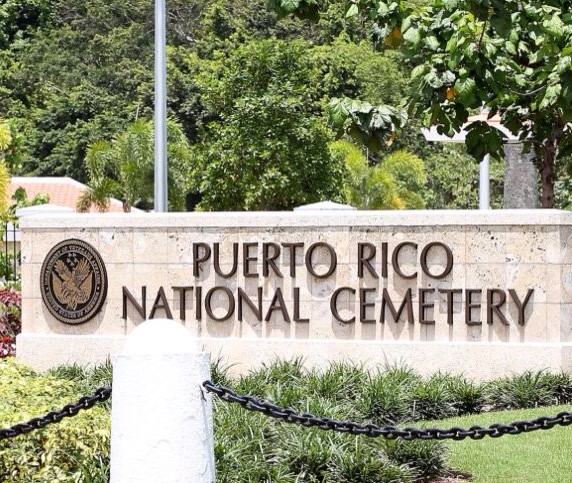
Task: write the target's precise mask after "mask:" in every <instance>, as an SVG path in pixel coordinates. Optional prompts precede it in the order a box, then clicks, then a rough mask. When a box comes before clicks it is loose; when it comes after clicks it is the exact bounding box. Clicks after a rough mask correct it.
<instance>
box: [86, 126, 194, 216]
mask: <svg viewBox="0 0 572 483" xmlns="http://www.w3.org/2000/svg"><path fill="white" fill-rule="evenodd" d="M167 141H168V143H167V146H168V147H167V158H168V162H169V168H170V169H169V177H168V182H169V208H170V209H171V210H173V211H182V210H184V209H185V195H186V193H187V191H188V185H189V180H190V172H191V168H190V152H189V145H188V141H187V139H186V137H185V134H184V133H183V130H182V128H181V126H180V125H179V124H178V123H176V122H174V121H172V120H169V121H168V123H167ZM85 166H86V169H87V173H88V176H89V182H88V183H87V185H88V190H87V191H86V192H85V194H84V196H83V197H82V198H81V199H80V200H79V202H78V206H77V208H78V210H79V211H88V210H89V208H90V207H91V206H95V207H96V208H97V209H98V210H99V211H106V210H107V209H108V207H109V200H110V198H111V197H115V198H119V199H121V200H122V201H123V209H124V211H131V208H132V207H133V206H136V205H140V206H141V205H142V206H152V202H153V195H154V187H153V182H154V130H153V123H152V122H151V121H145V120H137V121H135V122H134V123H133V124H131V125H130V126H129V127H128V128H127V129H126V130H125V131H123V132H121V133H119V134H117V135H116V136H115V137H114V138H113V139H112V141H111V142H107V141H97V142H95V143H93V144H91V145H90V146H89V147H88V149H87V153H86V158H85Z"/></svg>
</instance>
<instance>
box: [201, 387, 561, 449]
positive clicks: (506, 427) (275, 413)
mask: <svg viewBox="0 0 572 483" xmlns="http://www.w3.org/2000/svg"><path fill="white" fill-rule="evenodd" d="M203 387H204V388H205V389H206V390H207V391H208V392H211V393H213V394H216V395H217V396H218V397H219V398H220V399H221V400H223V401H226V402H231V403H236V404H239V405H241V406H242V407H243V408H244V409H247V410H249V411H254V412H259V413H262V414H266V415H267V416H270V417H272V418H276V419H281V420H282V421H285V422H287V423H295V424H301V425H302V426H306V427H310V426H313V427H317V428H320V429H324V430H332V431H338V432H341V433H349V434H358V435H364V436H368V437H370V438H377V437H379V436H383V437H384V438H386V439H397V438H402V439H404V440H412V439H452V440H455V441H460V440H462V439H465V438H471V439H482V438H484V437H485V436H490V437H491V438H499V437H500V436H503V435H505V434H520V433H528V432H530V431H536V430H537V429H550V428H553V427H554V426H568V425H570V424H572V413H569V412H561V413H558V414H557V415H556V416H555V417H553V418H550V417H540V418H537V419H533V420H531V421H515V422H513V423H509V424H492V425H491V426H489V427H486V428H484V427H482V426H471V427H470V428H468V429H463V428H458V427H453V428H450V429H439V428H427V429H425V428H410V427H406V428H401V429H400V428H398V427H396V426H383V427H380V426H377V425H375V424H359V423H355V422H352V421H337V420H335V419H331V418H326V417H318V416H314V415H313V414H310V413H299V412H296V411H294V410H293V409H289V408H283V407H280V406H277V405H276V404H272V403H269V402H266V401H262V400H260V399H257V398H255V397H252V396H241V395H238V394H237V393H236V392H234V391H233V390H232V389H229V388H228V387H224V386H221V385H219V384H214V383H212V382H211V381H205V382H204V383H203Z"/></svg>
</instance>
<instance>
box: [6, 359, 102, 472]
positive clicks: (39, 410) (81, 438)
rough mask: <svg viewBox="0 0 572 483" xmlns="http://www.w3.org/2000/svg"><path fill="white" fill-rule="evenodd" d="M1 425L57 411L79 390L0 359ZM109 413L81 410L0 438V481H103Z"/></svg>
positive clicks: (63, 381) (64, 382)
mask: <svg viewBox="0 0 572 483" xmlns="http://www.w3.org/2000/svg"><path fill="white" fill-rule="evenodd" d="M0 392H1V393H2V399H1V400H0V420H1V421H2V424H3V426H9V425H11V424H16V423H19V422H21V421H23V420H28V419H30V418H32V417H36V416H40V415H43V414H45V413H47V412H48V411H50V410H52V409H61V408H62V407H63V406H64V405H65V404H67V403H69V402H70V401H74V400H77V399H78V398H79V396H80V395H83V394H80V393H79V392H78V391H77V388H76V387H75V386H74V384H72V383H71V382H69V381H67V380H64V379H59V378H55V377H53V376H49V375H39V374H36V373H34V372H32V371H30V370H28V369H26V368H24V367H23V366H21V365H19V364H17V363H15V362H14V360H12V359H5V360H3V361H2V362H0ZM109 423H110V421H109V413H108V411H107V410H106V409H105V408H103V407H95V408H92V409H90V410H89V412H86V411H82V412H81V413H80V414H78V415H77V416H76V417H74V418H73V419H66V420H63V421H62V422H60V423H58V424H57V425H51V426H49V427H48V428H45V429H43V430H41V431H34V432H32V433H29V434H26V435H23V436H19V437H18V438H15V439H10V440H3V441H1V442H0V479H1V480H2V481H3V482H5V483H31V482H34V483H36V482H37V483H48V482H49V483H53V482H62V483H77V482H80V481H81V482H93V483H106V482H107V481H108V477H109V476H108V469H109V456H108V455H109V436H110V424H109Z"/></svg>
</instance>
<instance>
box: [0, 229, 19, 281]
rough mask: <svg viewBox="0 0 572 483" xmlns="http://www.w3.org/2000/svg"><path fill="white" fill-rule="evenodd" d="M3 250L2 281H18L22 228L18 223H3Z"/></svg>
mask: <svg viewBox="0 0 572 483" xmlns="http://www.w3.org/2000/svg"><path fill="white" fill-rule="evenodd" d="M3 225H4V233H3V235H2V250H1V251H0V279H2V280H5V281H14V280H18V278H19V277H20V228H19V227H18V224H17V223H16V222H12V221H8V222H5V223H3Z"/></svg>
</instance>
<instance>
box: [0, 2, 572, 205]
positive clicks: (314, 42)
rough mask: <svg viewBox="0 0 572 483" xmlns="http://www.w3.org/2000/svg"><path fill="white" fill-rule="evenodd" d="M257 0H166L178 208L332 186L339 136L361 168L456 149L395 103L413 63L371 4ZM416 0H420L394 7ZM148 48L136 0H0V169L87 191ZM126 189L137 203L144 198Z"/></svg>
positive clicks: (294, 199)
mask: <svg viewBox="0 0 572 483" xmlns="http://www.w3.org/2000/svg"><path fill="white" fill-rule="evenodd" d="M266 3H267V0H251V1H247V0H234V1H233V0H209V1H205V0H169V1H168V2H167V7H168V29H167V34H168V65H167V70H168V110H169V116H170V118H171V119H173V120H174V121H175V122H176V123H178V124H179V126H180V127H181V129H182V133H183V134H184V136H185V137H186V140H187V142H188V145H189V149H190V152H191V153H192V156H193V159H192V164H193V165H194V167H195V169H193V170H190V171H188V172H186V174H185V176H188V179H187V180H186V184H185V189H186V190H188V191H189V192H188V193H187V208H189V207H192V206H199V207H201V208H202V209H213V210H214V209H262V208H264V209H270V208H272V209H286V208H289V207H291V206H295V205H299V204H303V203H307V202H311V201H317V200H318V198H324V199H325V198H331V199H340V197H343V191H344V186H345V185H346V184H347V183H348V180H349V177H348V173H347V170H346V168H345V166H344V165H343V163H341V162H339V160H337V159H334V158H333V157H332V154H331V153H332V151H331V149H330V147H331V142H332V141H333V140H334V139H335V138H336V137H340V136H342V137H347V136H348V135H350V136H351V135H353V136H354V138H357V139H358V140H360V141H365V142H368V144H369V149H368V150H367V152H366V158H365V159H366V161H367V165H368V169H370V168H371V169H373V168H375V167H376V166H378V165H381V164H383V163H384V162H385V161H386V160H387V154H389V153H391V152H393V151H397V150H400V149H404V148H405V149H407V150H409V151H412V152H413V153H414V154H416V155H417V156H419V157H420V158H421V159H422V160H423V161H424V162H425V163H427V162H434V161H435V160H437V159H438V160H439V162H440V163H441V164H445V165H448V164H449V163H454V162H456V161H455V160H456V157H457V156H459V155H462V154H459V153H458V152H457V151H455V152H454V154H453V151H451V150H445V149H443V148H442V147H437V146H428V145H427V143H426V142H425V141H424V140H423V138H422V136H421V134H420V132H419V127H420V123H419V120H418V119H417V115H416V114H414V113H411V114H410V115H409V116H408V117H406V116H405V115H404V110H403V103H404V100H405V99H408V98H410V97H411V90H412V86H411V85H410V82H409V76H410V71H411V69H412V68H413V67H415V65H416V64H417V63H419V62H417V61H416V60H415V61H412V60H411V58H410V57H407V56H406V54H407V52H406V50H405V49H401V48H396V46H397V44H399V43H400V42H401V43H402V45H404V44H405V43H404V42H403V36H405V34H403V36H402V35H401V30H400V29H398V28H396V26H397V23H394V24H391V23H388V25H390V27H391V28H389V30H387V32H388V33H389V37H387V36H386V37H383V36H382V35H381V34H380V33H379V31H380V29H381V28H385V27H383V25H382V23H380V22H377V27H376V26H375V24H376V19H375V18H374V17H368V16H367V15H366V16H364V15H362V14H364V13H365V12H366V7H367V6H368V5H369V6H372V5H374V3H373V2H363V1H359V2H353V3H352V4H353V5H354V7H353V8H352V9H351V11H350V12H349V13H350V15H346V13H347V12H348V5H350V4H349V3H348V2H347V1H345V0H320V1H315V2H296V1H291V2H289V6H288V12H291V11H293V9H295V8H296V7H298V6H300V5H303V4H304V3H306V5H307V7H308V8H307V9H306V10H305V13H306V16H313V19H312V21H308V20H307V19H304V18H301V17H303V15H302V16H292V15H288V16H285V17H282V18H280V16H279V15H278V14H276V13H275V12H272V11H271V10H268V9H266ZM272 3H274V4H275V5H278V3H279V2H272ZM382 3H383V2H382ZM416 3H417V4H421V3H427V2H408V3H406V2H402V4H401V6H402V7H405V6H410V7H413V6H415V5H416ZM380 5H381V4H380ZM391 5H393V3H392V4H391ZM396 5H397V3H396ZM318 7H319V15H317V16H316V15H314V14H313V13H312V12H314V13H315V9H316V8H318ZM356 9H357V11H356ZM376 11H377V10H376ZM402 12H403V9H402V8H401V7H400V8H399V9H396V8H393V6H392V7H391V9H390V11H389V14H388V15H390V16H392V17H391V18H393V19H394V20H395V22H398V21H401V18H402V17H401V13H402ZM281 13H286V11H284V12H281ZM356 13H357V14H356ZM376 15H377V14H376ZM392 25H393V26H392ZM368 26H369V27H368ZM375 32H377V37H376V35H374V34H375ZM386 38H389V41H388V42H387V43H388V44H389V45H385V39H386ZM372 40H373V42H372ZM376 48H377V51H376V50H375V49H376ZM274 55H276V58H273V56H274ZM152 61H153V8H152V2H149V1H148V0H127V1H124V2H118V1H116V0H109V1H104V0H22V1H15V0H6V1H5V2H3V3H2V5H0V116H1V117H2V118H5V119H6V120H8V121H9V126H10V133H11V137H12V143H11V145H10V146H9V148H8V150H7V151H6V152H5V158H6V162H7V164H8V166H9V168H10V170H11V171H12V172H13V173H14V174H19V175H43V176H58V175H66V176H71V177H73V178H74V179H77V180H78V181H82V182H89V183H90V184H91V187H92V189H93V190H94V191H92V194H94V195H95V194H96V188H97V186H96V185H97V183H96V180H97V176H95V177H94V176H93V174H94V173H93V172H92V171H91V168H92V166H90V163H91V161H90V158H91V155H92V154H90V153H93V151H94V149H95V146H98V145H99V146H104V147H107V148H108V147H109V146H110V145H113V144H115V143H116V142H117V141H118V140H119V138H120V136H121V135H124V134H125V133H127V132H129V131H130V130H131V129H132V128H133V126H134V124H137V123H139V122H142V123H148V122H149V121H150V120H151V119H152V117H153V116H152V114H153V62H152ZM332 99H334V101H333V102H332V103H331V104H332V106H331V107H330V108H328V103H329V102H330V101H331V100H332ZM328 109H329V110H330V111H331V113H332V114H334V115H333V116H331V119H334V120H337V121H338V123H337V124H335V125H332V123H331V119H330V117H328V115H326V113H327V111H328ZM356 126H358V127H357V128H356ZM399 126H403V127H401V128H399ZM396 128H398V129H400V131H401V132H400V133H399V135H397V136H396V135H394V131H395V129H396ZM100 143H104V144H100ZM105 143H106V144H105ZM463 159H466V158H465V157H463ZM380 169H381V168H380ZM469 171H470V170H468V171H467V172H469ZM446 172H447V170H446V169H442V170H427V175H428V178H427V179H428V181H427V183H426V184H425V185H424V189H423V200H424V202H425V204H426V206H427V207H445V206H446V207H469V206H473V205H472V203H473V199H474V196H473V195H474V192H475V187H474V186H473V183H471V182H470V180H469V179H468V177H467V178H463V183H465V184H466V186H465V188H466V190H467V192H468V193H470V196H468V195H467V196H466V197H463V198H462V199H459V200H454V199H449V198H448V197H447V198H446V199H445V198H440V197H438V196H437V195H436V194H435V193H432V190H433V188H431V187H437V186H440V187H443V186H446V187H447V188H446V189H447V192H448V193H452V192H454V191H455V190H454V189H453V186H452V183H453V180H452V179H449V178H447V179H445V178H443V179H441V180H436V179H435V176H441V174H439V173H446ZM562 172H563V171H562ZM106 174H107V175H108V178H109V179H108V180H107V183H108V186H107V187H105V186H103V185H101V186H100V188H106V189H105V190H103V191H104V192H106V191H107V192H109V188H111V187H112V186H113V184H114V182H115V183H116V182H117V181H118V180H120V179H121V176H120V175H119V174H118V173H117V172H112V170H108V171H106ZM231 174H232V175H231ZM171 176H179V173H176V172H175V173H172V174H171ZM235 177H236V178H235ZM236 179H240V181H241V182H242V184H240V185H239V184H238V183H237V181H236ZM180 186H182V185H180ZM261 186H262V188H260V187H261ZM239 188H240V189H239ZM259 188H260V189H259ZM98 189H99V188H98ZM112 191H113V190H112ZM239 191H240V192H239ZM125 195H126V193H123V194H122V193H119V194H117V195H116V196H120V197H122V199H125V200H126V196H125ZM137 199H141V200H142V199H145V200H147V201H146V202H147V203H148V202H150V197H149V196H148V195H145V196H143V197H141V196H139V197H138V198H137ZM129 203H131V201H130V202H129ZM440 203H445V204H444V205H442V204H440Z"/></svg>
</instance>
